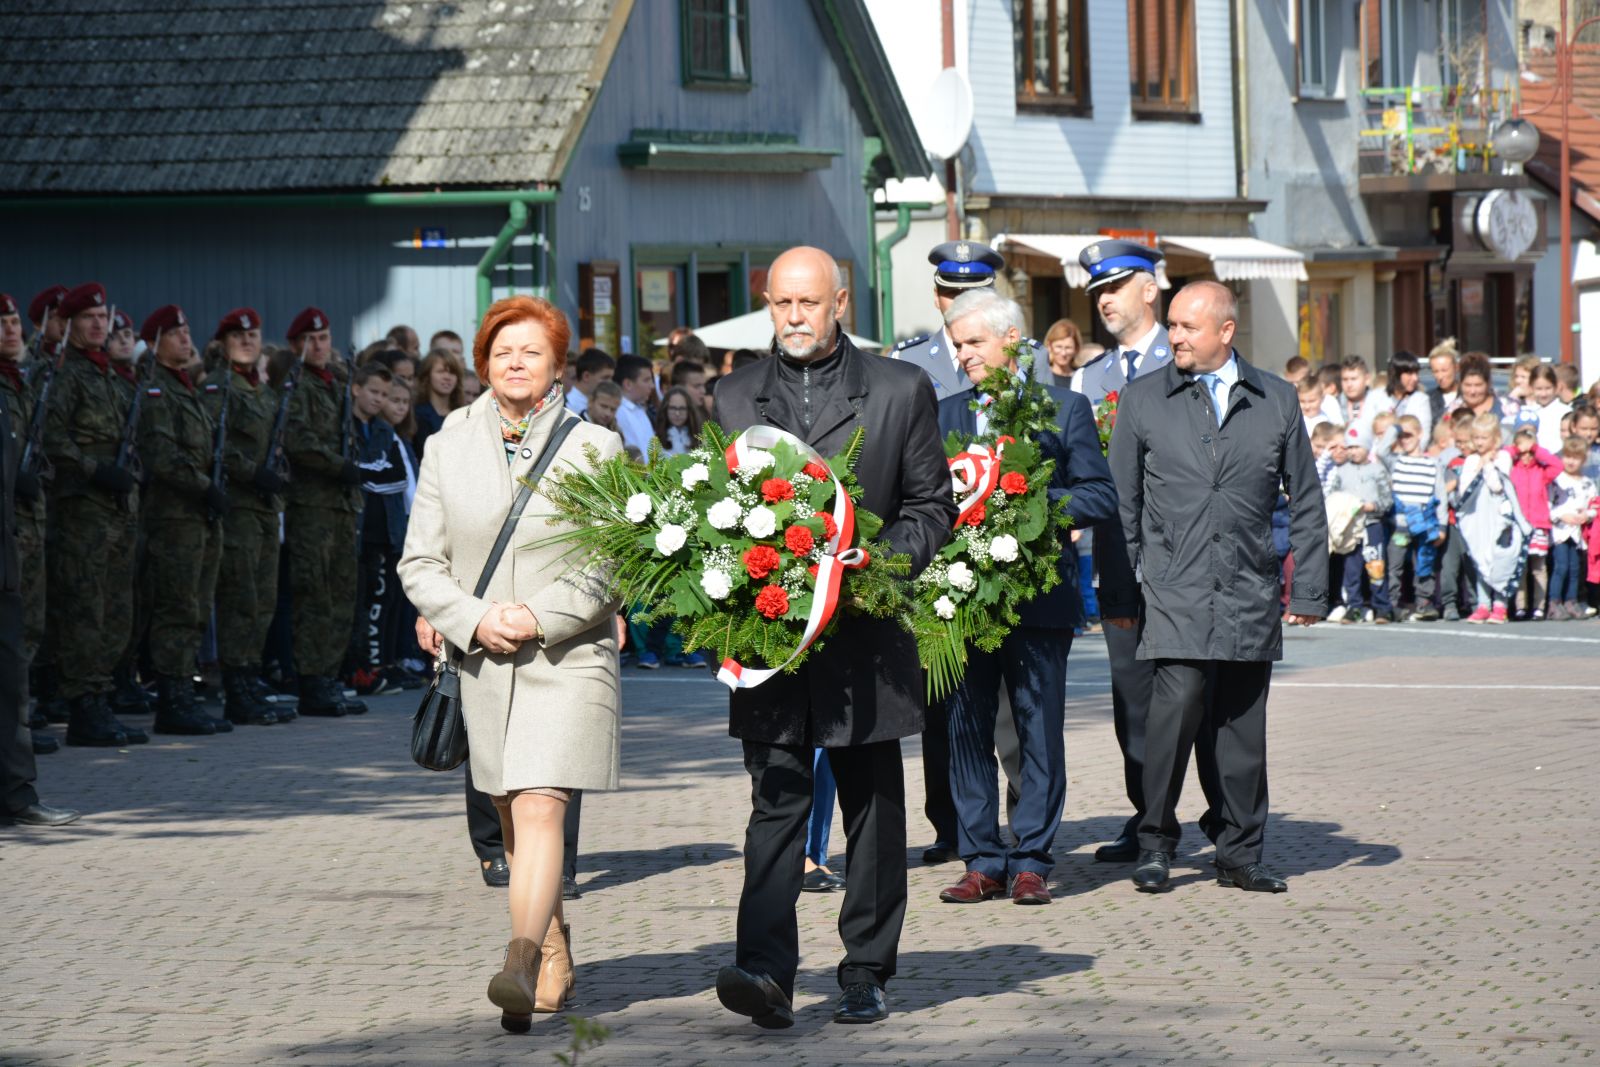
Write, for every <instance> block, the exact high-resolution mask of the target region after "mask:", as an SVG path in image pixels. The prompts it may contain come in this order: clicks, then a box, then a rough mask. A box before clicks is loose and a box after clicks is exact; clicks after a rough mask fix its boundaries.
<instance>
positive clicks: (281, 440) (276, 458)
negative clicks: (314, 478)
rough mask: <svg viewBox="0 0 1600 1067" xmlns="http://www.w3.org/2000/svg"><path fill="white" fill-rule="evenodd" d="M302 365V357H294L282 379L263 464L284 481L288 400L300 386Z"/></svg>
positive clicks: (287, 461) (292, 397) (285, 472)
mask: <svg viewBox="0 0 1600 1067" xmlns="http://www.w3.org/2000/svg"><path fill="white" fill-rule="evenodd" d="M304 366H305V360H304V359H303V358H301V359H296V360H295V361H294V366H292V367H290V368H289V373H288V374H287V375H286V376H285V377H284V379H283V386H282V389H283V396H282V397H281V398H280V399H279V400H278V410H277V413H276V414H274V415H273V416H272V437H271V442H272V443H271V444H270V445H269V446H268V448H267V459H266V463H265V464H263V466H265V467H266V468H267V470H269V471H271V472H272V473H273V474H276V475H277V476H278V477H279V478H281V479H282V480H283V481H284V482H288V480H289V452H288V448H287V443H288V439H289V402H290V401H291V400H293V399H294V391H295V390H296V389H298V388H299V387H300V371H301V369H302V368H303V367H304Z"/></svg>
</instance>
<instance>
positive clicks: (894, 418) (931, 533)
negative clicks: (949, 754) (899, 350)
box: [713, 338, 956, 748]
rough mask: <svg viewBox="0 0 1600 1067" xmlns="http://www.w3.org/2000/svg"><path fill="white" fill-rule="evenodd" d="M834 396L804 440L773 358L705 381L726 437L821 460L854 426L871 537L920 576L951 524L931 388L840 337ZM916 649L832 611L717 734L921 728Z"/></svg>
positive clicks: (880, 734) (793, 741) (860, 739)
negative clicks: (749, 433)
mask: <svg viewBox="0 0 1600 1067" xmlns="http://www.w3.org/2000/svg"><path fill="white" fill-rule="evenodd" d="M839 347H840V350H841V354H842V356H843V360H844V363H843V366H842V367H841V368H840V374H839V376H838V378H837V387H836V392H835V394H834V395H832V396H829V397H828V398H827V400H826V401H825V402H824V403H823V405H822V408H821V411H820V412H819V413H818V415H817V417H816V419H815V420H814V421H813V423H812V428H811V432H810V433H806V432H805V430H804V428H803V427H802V426H801V423H800V420H799V419H798V418H797V417H796V416H795V414H794V412H792V411H790V410H789V405H788V404H787V403H786V402H785V400H784V399H783V397H782V395H781V390H779V389H778V388H777V371H778V367H777V363H778V359H779V358H781V357H777V356H774V357H772V358H770V359H765V360H762V361H761V362H760V363H756V364H752V365H750V366H748V367H743V368H741V369H739V370H736V371H734V372H733V373H732V374H730V375H728V376H727V377H725V378H723V379H722V380H720V381H719V382H717V389H716V394H715V396H716V407H715V412H714V415H713V418H714V419H715V420H716V422H717V424H718V425H720V426H721V427H722V428H723V429H725V430H727V431H729V432H730V433H737V432H739V431H742V430H746V429H749V428H750V427H751V426H755V425H758V424H762V423H765V424H767V425H769V426H776V427H778V428H779V429H782V430H788V431H789V432H790V433H792V434H795V435H796V436H797V437H800V438H802V439H804V440H805V441H806V442H807V443H808V444H810V445H811V446H812V447H813V448H815V449H816V450H817V451H818V452H820V453H822V455H823V456H824V457H829V458H831V457H832V456H834V455H836V454H837V453H839V452H841V451H843V450H844V447H845V445H846V444H848V443H849V440H850V435H851V434H852V433H853V432H854V431H855V428H856V426H857V425H860V426H862V427H865V429H866V432H867V437H866V444H865V447H864V448H863V450H862V452H861V457H860V460H859V461H858V462H857V464H856V479H857V480H858V481H859V482H860V483H861V489H862V499H861V505H860V506H861V507H863V508H865V509H867V510H868V511H870V512H872V513H874V514H875V515H877V516H879V517H880V518H882V519H883V522H884V526H883V532H882V534H881V535H880V539H881V540H884V541H887V542H888V543H889V545H890V546H891V547H892V548H893V549H894V550H895V551H896V552H905V553H907V554H909V555H910V556H911V562H912V566H913V568H914V571H913V573H917V572H920V571H921V570H922V569H923V568H924V567H926V566H927V565H928V563H929V562H930V561H931V560H932V559H933V557H934V555H935V554H936V553H937V552H938V551H939V549H941V548H943V547H944V544H945V542H946V541H947V540H948V539H949V537H950V531H951V529H952V527H953V525H954V523H955V519H956V505H955V498H954V495H953V493H952V491H951V486H950V468H949V465H948V464H947V463H946V462H945V456H944V446H943V445H942V444H941V443H940V438H939V423H938V416H937V410H936V404H935V401H934V394H933V386H932V385H931V384H929V382H928V378H927V375H925V374H923V373H922V371H921V370H919V369H918V368H917V367H915V366H913V365H911V364H909V363H902V362H900V361H898V360H892V359H881V358H878V357H875V356H867V355H863V354H862V353H861V352H859V351H858V350H857V349H856V348H855V346H854V345H852V344H851V343H850V341H849V339H848V338H843V339H841V341H840V345H839ZM924 691H925V682H924V679H923V672H922V665H921V663H920V662H919V661H918V659H917V645H916V641H914V640H913V639H912V638H911V636H910V635H909V634H907V633H906V632H905V631H904V630H902V629H900V627H899V626H897V625H896V624H895V623H894V622H893V621H892V620H887V619H864V618H858V617H853V616H850V615H848V614H843V615H842V616H841V617H840V619H839V622H838V625H837V626H836V628H835V629H834V630H833V632H832V633H831V634H830V635H829V636H828V637H827V639H826V641H825V644H824V647H823V648H822V649H821V650H820V651H817V652H815V653H813V654H812V655H811V657H810V658H809V659H808V660H807V661H806V663H805V664H804V665H803V666H802V667H801V668H800V669H799V670H798V671H797V672H795V673H793V674H788V673H785V674H780V675H778V676H776V677H774V678H772V679H770V680H768V681H767V682H765V683H764V684H762V685H760V686H757V687H756V688H755V689H740V690H736V691H734V693H733V694H732V695H731V698H730V700H729V715H728V732H729V733H730V734H732V735H733V736H734V737H737V738H740V739H742V740H746V741H760V742H765V743H767V744H775V745H818V746H821V747H823V748H844V747H847V746H849V745H864V744H870V743H872V742H875V741H888V740H891V739H893V738H900V737H909V736H910V735H912V734H916V733H921V732H922V726H923V716H924V714H925V703H924V698H923V694H924Z"/></svg>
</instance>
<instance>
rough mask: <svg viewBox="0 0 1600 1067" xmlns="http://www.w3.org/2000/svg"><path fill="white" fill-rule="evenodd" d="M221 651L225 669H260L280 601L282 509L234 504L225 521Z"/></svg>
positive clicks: (219, 619) (220, 593) (220, 580)
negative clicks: (269, 509)
mask: <svg viewBox="0 0 1600 1067" xmlns="http://www.w3.org/2000/svg"><path fill="white" fill-rule="evenodd" d="M222 531H223V533H222V536H223V544H224V546H225V551H224V552H223V553H222V569H221V570H220V571H219V572H218V575H217V650H218V658H219V659H220V660H221V662H222V667H223V669H224V670H230V671H235V670H256V669H258V668H260V666H261V650H262V648H263V647H265V645H266V643H267V630H268V629H269V628H270V627H271V626H272V613H273V609H275V608H276V607H277V606H278V513H277V512H275V511H255V510H249V509H245V508H237V507H236V508H233V509H232V510H231V511H229V512H228V517H227V518H226V519H224V520H223V524H222Z"/></svg>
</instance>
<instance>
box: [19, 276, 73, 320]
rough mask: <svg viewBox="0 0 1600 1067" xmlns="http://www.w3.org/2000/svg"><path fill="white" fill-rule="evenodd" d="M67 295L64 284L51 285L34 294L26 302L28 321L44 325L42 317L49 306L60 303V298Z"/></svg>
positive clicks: (48, 309) (46, 312)
mask: <svg viewBox="0 0 1600 1067" xmlns="http://www.w3.org/2000/svg"><path fill="white" fill-rule="evenodd" d="M66 295H67V287H66V286H64V285H52V286H51V287H50V288H48V289H45V290H43V291H42V292H40V293H38V294H37V295H35V296H34V298H33V299H32V300H30V301H29V302H28V321H29V322H32V323H33V324H35V325H37V326H42V325H44V317H45V315H47V314H48V313H49V311H50V309H51V308H53V307H56V306H57V305H59V304H60V303H61V298H62V297H64V296H66Z"/></svg>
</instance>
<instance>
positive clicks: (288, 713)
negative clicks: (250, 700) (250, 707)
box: [244, 669, 300, 722]
mask: <svg viewBox="0 0 1600 1067" xmlns="http://www.w3.org/2000/svg"><path fill="white" fill-rule="evenodd" d="M244 680H245V684H246V685H248V686H249V687H250V691H251V692H252V693H254V694H255V695H256V699H257V700H259V701H260V702H261V703H263V704H265V705H266V706H267V707H269V708H271V709H272V714H274V715H276V716H277V717H278V721H279V722H294V721H295V720H296V719H298V718H299V717H300V713H299V712H297V711H295V709H294V705H295V698H294V697H293V696H292V695H290V694H288V693H280V692H278V691H277V690H275V689H273V688H272V687H271V686H270V685H268V684H267V683H266V681H265V680H264V679H263V678H262V677H261V672H260V670H258V669H251V670H248V671H245V672H244Z"/></svg>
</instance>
